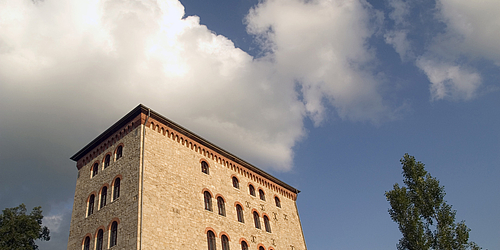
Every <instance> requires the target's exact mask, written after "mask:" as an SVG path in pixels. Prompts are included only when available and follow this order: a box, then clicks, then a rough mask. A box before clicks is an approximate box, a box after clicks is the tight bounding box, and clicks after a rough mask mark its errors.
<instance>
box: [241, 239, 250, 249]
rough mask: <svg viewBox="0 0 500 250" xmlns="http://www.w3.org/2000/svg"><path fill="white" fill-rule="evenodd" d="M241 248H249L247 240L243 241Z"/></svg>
mask: <svg viewBox="0 0 500 250" xmlns="http://www.w3.org/2000/svg"><path fill="white" fill-rule="evenodd" d="M241 250H248V244H247V243H246V242H245V241H241Z"/></svg>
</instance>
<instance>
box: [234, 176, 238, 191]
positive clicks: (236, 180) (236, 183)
mask: <svg viewBox="0 0 500 250" xmlns="http://www.w3.org/2000/svg"><path fill="white" fill-rule="evenodd" d="M233 187H235V188H238V189H239V188H240V182H239V181H238V178H236V177H234V176H233Z"/></svg>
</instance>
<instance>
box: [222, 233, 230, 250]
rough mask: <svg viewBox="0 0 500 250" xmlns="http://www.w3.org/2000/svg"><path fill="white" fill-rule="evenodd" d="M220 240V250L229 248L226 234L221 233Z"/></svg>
mask: <svg viewBox="0 0 500 250" xmlns="http://www.w3.org/2000/svg"><path fill="white" fill-rule="evenodd" d="M221 241H222V250H229V239H228V238H227V236H225V235H222V237H221Z"/></svg>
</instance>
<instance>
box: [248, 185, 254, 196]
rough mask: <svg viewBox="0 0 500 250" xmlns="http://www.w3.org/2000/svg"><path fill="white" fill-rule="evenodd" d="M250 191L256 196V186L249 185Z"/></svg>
mask: <svg viewBox="0 0 500 250" xmlns="http://www.w3.org/2000/svg"><path fill="white" fill-rule="evenodd" d="M248 191H249V192H250V195H251V196H255V188H254V187H253V186H252V185H249V186H248Z"/></svg>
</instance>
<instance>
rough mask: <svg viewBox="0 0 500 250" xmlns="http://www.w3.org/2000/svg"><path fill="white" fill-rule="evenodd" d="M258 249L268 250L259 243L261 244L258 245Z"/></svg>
mask: <svg viewBox="0 0 500 250" xmlns="http://www.w3.org/2000/svg"><path fill="white" fill-rule="evenodd" d="M257 249H259V250H266V247H265V246H264V244H262V243H259V244H257Z"/></svg>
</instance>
